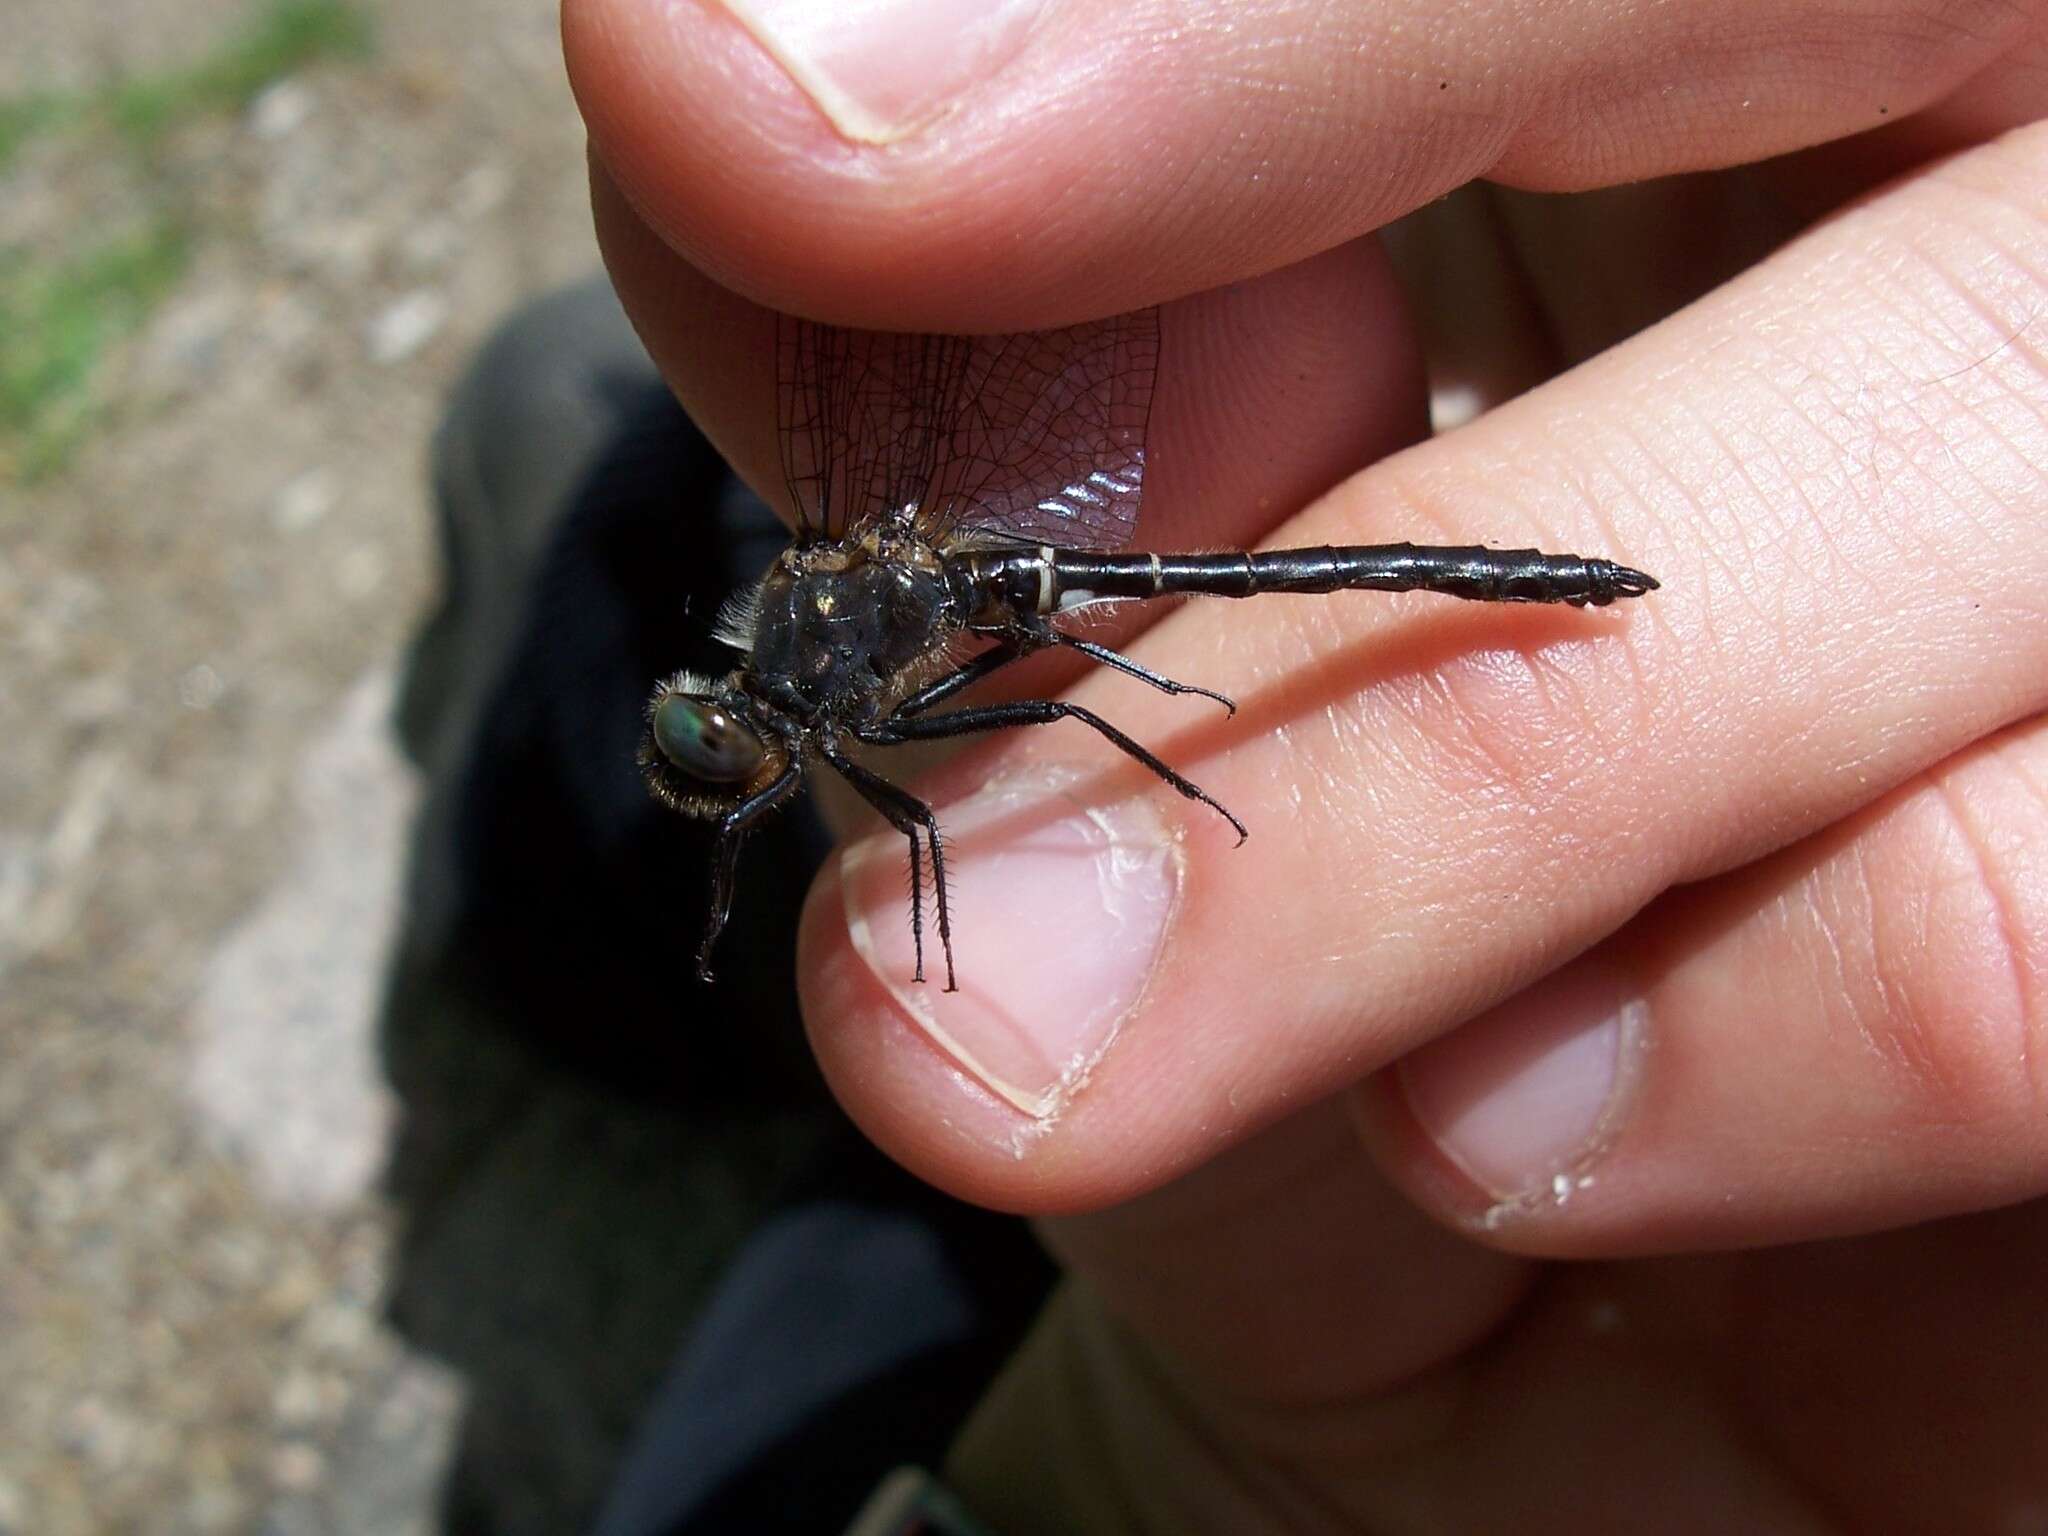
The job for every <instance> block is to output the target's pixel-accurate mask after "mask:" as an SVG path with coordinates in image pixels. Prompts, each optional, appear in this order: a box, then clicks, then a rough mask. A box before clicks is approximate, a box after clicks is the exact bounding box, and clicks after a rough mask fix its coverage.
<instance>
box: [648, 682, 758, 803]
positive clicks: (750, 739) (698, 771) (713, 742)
mask: <svg viewBox="0 0 2048 1536" xmlns="http://www.w3.org/2000/svg"><path fill="white" fill-rule="evenodd" d="M653 726H654V744H655V745H656V746H658V747H660V748H661V755H662V756H663V757H665V758H667V759H668V760H669V761H670V762H671V763H673V764H675V765H676V767H678V768H680V769H681V770H682V771H683V772H684V773H687V774H689V775H690V777H692V778H694V779H701V780H702V781H703V782H705V783H706V784H738V783H742V782H744V781H745V780H747V779H750V778H752V777H753V776H754V775H755V773H757V772H758V771H759V770H760V767H761V763H762V760H763V759H764V758H765V757H766V756H767V752H766V749H765V748H763V747H762V745H761V738H760V737H758V736H756V735H755V734H754V733H753V732H752V731H750V730H749V729H747V727H746V726H744V725H742V724H741V723H740V722H739V721H738V720H735V719H734V718H733V717H732V716H731V715H730V714H728V713H727V712H726V711H724V710H722V709H720V708H719V707H718V706H717V705H715V704H712V703H710V702H709V701H707V700H704V699H693V698H691V697H690V696H689V695H688V694H686V693H671V694H669V695H668V697H666V698H664V699H663V700H662V701H661V702H660V703H659V704H657V705H655V706H654V720H653Z"/></svg>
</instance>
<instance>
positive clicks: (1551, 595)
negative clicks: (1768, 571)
mask: <svg viewBox="0 0 2048 1536" xmlns="http://www.w3.org/2000/svg"><path fill="white" fill-rule="evenodd" d="M1013 558H1015V557H1013ZM1029 558H1030V559H1031V560H1033V561H1034V562H1042V564H1041V566H1040V569H1039V570H1038V572H1037V573H1036V574H1037V576H1038V578H1039V579H1038V581H1037V583H1036V585H1037V587H1038V590H1039V594H1040V600H1039V605H1038V611H1040V612H1041V613H1045V612H1054V611H1057V610H1059V609H1063V608H1073V607H1078V606H1080V605H1081V604H1083V603H1088V602H1094V601H1098V600H1101V599H1110V598H1148V597H1171V596H1175V595H1195V596H1203V597H1257V596H1259V595H1261V594H1263V593H1268V592H1292V593H1320V592H1345V591H1359V590H1369V591H1377V592H1439V593H1442V594H1444V595H1445V596H1448V597H1461V598H1468V599H1471V600H1473V601H1478V602H1490V603H1570V604H1572V605H1573V606H1575V607H1584V606H1587V605H1589V604H1590V605H1591V606H1593V607H1604V606H1605V605H1607V604H1608V603H1611V602H1614V601H1615V600H1616V599H1618V598H1624V597H1640V596H1642V595H1643V594H1644V593H1645V592H1649V591H1652V590H1654V589H1655V588H1656V586H1657V583H1656V581H1655V580H1653V579H1652V578H1651V577H1649V576H1646V575H1644V574H1643V573H1642V572H1641V571H1638V570H1633V569H1631V568H1630V567H1628V566H1625V565H1618V564H1616V563H1615V562H1614V561H1612V560H1598V559H1588V558H1587V557H1585V556H1582V555H1549V554H1545V553H1543V552H1542V551H1541V550H1535V549H1489V548H1487V547H1485V546H1484V545H1477V544H1472V545H1453V546H1444V547H1430V546H1425V545H1418V544H1353V545H1322V546H1319V547H1316V548H1312V549H1276V550H1262V551H1257V552H1252V551H1245V550H1227V551H1223V552H1221V553H1216V554H1199V555H1157V554H1144V553H1122V554H1100V553H1096V552H1094V551H1091V550H1072V549H1054V548H1047V549H1042V550H1039V551H1037V552H1036V554H1035V555H1034V556H1032V557H1029Z"/></svg>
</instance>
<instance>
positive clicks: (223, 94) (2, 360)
mask: <svg viewBox="0 0 2048 1536" xmlns="http://www.w3.org/2000/svg"><path fill="white" fill-rule="evenodd" d="M370 43H371V33H370V20H369V17H368V15H367V14H366V13H365V12H363V11H362V10H360V9H358V8H357V5H356V4H354V3H351V0H261V3H260V4H258V5H257V6H256V8H255V9H254V10H252V11H251V12H250V13H249V14H248V16H247V17H246V18H245V19H244V20H243V22H242V24H241V26H240V27H239V28H237V29H236V31H235V32H234V33H232V34H231V35H230V36H229V37H227V38H226V39H225V40H224V41H223V42H221V43H220V44H219V46H217V47H215V48H213V49H212V50H210V51H209V52H207V53H206V54H205V55H203V56H202V57H201V58H200V59H198V61H197V62H195V63H192V64H188V65H185V66H183V67H181V68H177V69H168V70H161V71H157V72H154V73H147V74H137V75H131V76H129V77H127V78H126V79H121V80H116V81H113V82H111V83H109V84H107V85H105V86H101V87H98V88H96V89H91V90H84V91H75V92H51V91H43V92H32V93H30V94H28V95H24V96H17V97H14V98H11V99H6V100H0V172H4V170H5V169H6V167H7V164H8V162H9V160H10V158H11V157H12V156H13V155H14V154H15V153H16V151H18V150H19V149H20V147H21V146H22V145H23V144H24V143H26V142H27V141H28V140H30V139H32V138H35V137H37V136H38V135H45V134H51V133H80V134H90V133H95V132H97V133H100V134H107V135H110V136H111V135H118V139H116V140H114V142H115V143H118V142H119V140H125V141H126V142H127V143H128V144H129V145H130V146H131V147H132V149H133V151H134V152H135V153H136V154H137V155H138V156H140V157H142V159H141V163H140V170H139V174H143V175H149V174H151V172H150V170H149V167H150V165H151V164H152V163H153V162H152V160H151V158H150V157H152V156H154V154H155V153H156V151H157V150H158V148H159V147H160V145H161V144H162V141H163V139H164V137H165V135H166V134H168V133H170V132H171V131H172V130H174V129H176V128H178V127H180V126H182V125H184V124H185V123H188V122H190V121H192V120H194V119H196V118H201V117H205V116H208V115H211V114H217V113H222V112H237V111H240V110H241V109H242V108H243V107H245V106H247V105H248V104H249V102H250V101H251V100H252V99H253V98H254V97H255V96H256V95H257V93H258V92H260V91H261V90H262V89H263V88H264V87H265V86H267V85H270V84H271V83H273V82H274V81H277V80H281V79H283V78H284V77H285V76H287V75H290V74H293V73H295V72H296V71H298V70H300V69H302V68H304V67H305V66H307V65H309V64H313V63H316V62H318V61H320V60H322V59H329V58H360V57H362V56H363V55H365V54H367V53H368V52H369V49H370ZM153 200H154V201H155V202H156V203H157V205H158V206H159V207H160V208H162V209H163V210H164V212H162V213H161V214H160V215H159V216H158V218H157V219H156V221H155V222H154V223H152V224H150V225H148V226H147V227H146V228H144V229H143V230H141V231H140V232H139V233H136V234H132V235H129V236H126V237H124V238H121V239H117V240H110V241H101V242H99V243H96V244H86V243H80V244H77V245H75V246H74V247H73V248H72V249H71V250H69V251H67V252H66V253H65V254H64V255H63V256H61V257H60V258H57V259H54V260H52V259H47V258H45V259H36V258H31V257H29V256H28V255H26V254H25V253H23V252H21V251H18V250H10V249H8V248H6V247H5V246H4V245H0V481H5V480H15V481H28V480H34V479H38V478H40V477H42V476H44V475H47V474H50V473H53V472H54V471H56V470H58V469H60V468H62V467H63V465H64V463H65V461H66V460H67V459H68V458H69V456H70V453H71V451H72V449H73V448H75V447H76V446H77V445H78V443H79V442H80V441H81V440H82V439H83V438H84V437H85V435H86V433H87V432H88V430H89V429H90V428H91V426H92V423H93V420H94V411H95V406H96V404H97V401H98V397H97V396H96V394H95V392H94V388H93V380H94V374H95V373H96V371H97V370H98V367H99V364H100V361H101V359H102V357H103V356H104V355H105V353H106V350H107V349H108V348H109V347H110V346H112V345H113V344H114V343H115V342H117V341H119V340H120V339H121V338H122V337H123V336H126V335H128V334H130V333H131V332H133V331H134V330H136V329H137V328H138V327H140V326H141V325H142V323H143V322H144V321H145V320H146V319H147V318H148V317H149V313H150V311H151V310H152V309H153V308H154V307H155V306H156V304H157V303H158V302H159V301H160V300H162V299H163V297H164V296H165V295H166V294H167V293H169V292H170V290H171V288H172V287H173V285H175V284H176V282H177V281H178V279H179V277H180V276H182V275H183V273H184V271H185V267H186V264H187V262H188V260H189V258H190V254H191V253H190V245H191V241H190V237H189V235H188V234H187V222H188V221H187V219H186V218H185V217H184V216H183V215H182V214H181V213H180V212H179V206H180V200H179V198H178V195H177V187H176V185H175V182H170V183H168V185H167V189H166V190H160V191H159V192H158V194H157V195H156V197H155V198H154V199H153Z"/></svg>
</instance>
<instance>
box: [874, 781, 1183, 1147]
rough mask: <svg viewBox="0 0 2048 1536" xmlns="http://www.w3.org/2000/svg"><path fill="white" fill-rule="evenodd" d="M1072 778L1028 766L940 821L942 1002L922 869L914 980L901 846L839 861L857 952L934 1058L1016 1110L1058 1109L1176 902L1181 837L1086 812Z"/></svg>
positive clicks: (1100, 1048) (1122, 815) (877, 847)
mask: <svg viewBox="0 0 2048 1536" xmlns="http://www.w3.org/2000/svg"><path fill="white" fill-rule="evenodd" d="M1078 782H1080V776H1079V775H1077V774H1074V773H1069V772H1063V771H1061V770H1059V769H1057V768H1052V769H1047V768H1044V767H1039V768H1034V769H1032V770H1030V772H1029V775H1028V777H1027V776H1021V775H1020V776H1017V777H1012V778H1008V779H1005V780H1003V781H1000V782H995V783H991V784H989V785H987V786H985V787H984V788H983V789H982V791H981V792H980V793H978V794H976V795H974V796H972V797H970V798H969V799H966V800H963V801H960V802H958V803H957V804H954V805H950V806H946V807H944V808H942V809H941V811H940V819H939V825H940V833H941V836H942V837H943V839H944V846H945V852H946V876H947V881H948V884H949V887H950V892H951V898H952V912H953V960H954V968H955V975H956V978H957V980H958V982H959V990H958V991H957V992H947V991H945V990H944V989H945V984H946V961H945V954H944V951H943V950H942V949H941V948H940V946H939V939H938V925H937V919H936V915H935V912H934V909H933V902H932V899H931V871H930V869H929V868H927V869H926V871H925V888H926V890H925V894H926V899H925V919H924V921H925V937H924V969H925V976H926V978H927V979H926V980H925V981H924V982H922V983H919V982H915V981H913V980H912V979H911V978H912V974H913V972H914V970H915V967H916V959H915V955H914V951H913V947H912V943H911V933H910V916H909V910H908V907H909V897H908V889H907V887H908V872H907V868H906V866H907V862H908V859H909V843H908V840H907V839H906V838H904V837H903V836H902V835H901V834H898V833H889V834H886V835H879V836H875V837H870V838H867V839H864V840H863V841H862V842H861V843H859V844H857V845H855V846H854V847H853V848H851V849H849V850H848V851H847V854H846V857H845V862H844V865H843V868H842V871H841V880H840V888H841V890H842V891H843V893H844V896H845V902H846V921H847V928H848V931H849V933H850V934H851V936H852V939H853V947H854V949H855V951H856V952H857V953H858V954H859V955H860V956H861V958H862V959H863V960H865V961H866V962H867V964H868V967H869V969H871V970H872V971H873V972H874V973H875V975H876V977H877V978H878V979H879V980H880V981H881V982H882V984H883V986H885V987H886V988H887V989H888V990H889V992H890V994H891V995H892V996H894V997H895V999H896V1000H897V1002H898V1003H900V1004H901V1005H902V1007H903V1009H904V1011H905V1012H906V1013H908V1014H909V1016H910V1017H911V1019H912V1020H913V1021H914V1022H915V1023H916V1024H917V1026H918V1027H919V1028H920V1029H922V1030H923V1031H924V1032H925V1034H926V1035H928V1036H929V1037H930V1038H931V1039H932V1041H933V1042H934V1043H935V1044H937V1045H938V1047H939V1048H940V1049H941V1050H942V1051H944V1052H945V1053H946V1054H947V1055H948V1056H950V1057H952V1058H953V1060H954V1061H956V1062H958V1063H959V1064H960V1066H961V1067H962V1068H964V1069H965V1070H966V1071H967V1072H969V1073H970V1074H972V1075H973V1076H974V1077H975V1078H976V1079H977V1080H978V1081H980V1082H981V1083H982V1084H984V1085H985V1086H986V1087H988V1088H989V1089H990V1090H991V1091H992V1092H994V1093H996V1094H998V1095H1000V1096H1001V1097H1002V1098H1004V1099H1006V1100H1007V1101H1008V1102H1010V1103H1011V1104H1013V1105H1015V1106H1016V1107H1017V1108H1018V1109H1020V1110H1022V1111H1023V1112H1024V1113H1025V1114H1027V1115H1031V1116H1034V1117H1036V1118H1039V1119H1047V1118H1050V1117H1051V1116H1052V1115H1054V1114H1056V1113H1057V1112H1058V1111H1059V1109H1060V1107H1061V1106H1062V1105H1063V1104H1065V1103H1066V1102H1067V1100H1068V1099H1069V1098H1070V1097H1071V1096H1072V1094H1073V1093H1074V1091H1075V1090H1076V1089H1077V1088H1078V1087H1079V1086H1080V1085H1081V1083H1082V1082H1083V1081H1084V1080H1085V1079H1086V1077H1087V1075H1088V1073H1089V1072H1090V1071H1091V1070H1093V1068H1094V1067H1095V1065H1096V1063H1097V1062H1099V1061H1100V1060H1101V1059H1102V1055H1103V1053H1104V1052H1105V1051H1106V1050H1107V1049H1108V1048H1109V1045H1110V1042H1111V1041H1112V1040H1113V1039H1114V1038H1115V1036H1116V1032H1117V1029H1118V1028H1119V1026H1121V1025H1122V1023H1123V1021H1124V1020H1125V1019H1126V1018H1128V1017H1129V1016H1130V1014H1131V1012H1132V1010H1134V1009H1135V1008H1136V1007H1137V1005H1138V1002H1139V1000H1140V998H1142V997H1143V995H1144V992H1145V987H1146V984H1147V983H1148V982H1149V981H1150V980H1151V978H1152V972H1153V970H1154V968H1155V967H1156V965H1157V964H1158V960H1159V953H1160V950H1161V947H1162V946H1163V945H1164V943H1165V939H1166V930H1167V925H1168V924H1169V923H1170V922H1171V920H1172V917H1173V911H1174V908H1175V906H1176V905H1177V904H1178V902H1179V899H1180V877H1181V850H1180V843H1179V840H1178V838H1177V837H1176V836H1175V835H1174V831H1173V829H1172V828H1171V827H1170V826H1169V825H1168V824H1167V822H1166V820H1165V819H1164V818H1163V817H1162V816H1161V815H1160V814H1159V812H1158V810H1157V809H1155V808H1154V807H1153V805H1152V804H1151V803H1150V802H1149V801H1147V800H1144V799H1135V800H1125V801H1121V802H1119V803H1116V804H1113V805H1094V804H1090V803H1088V802H1086V801H1084V800H1082V799H1081V798H1079V797H1078V796H1077V795H1076V794H1074V793H1073V786H1074V785H1075V784H1076V783H1078Z"/></svg>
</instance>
